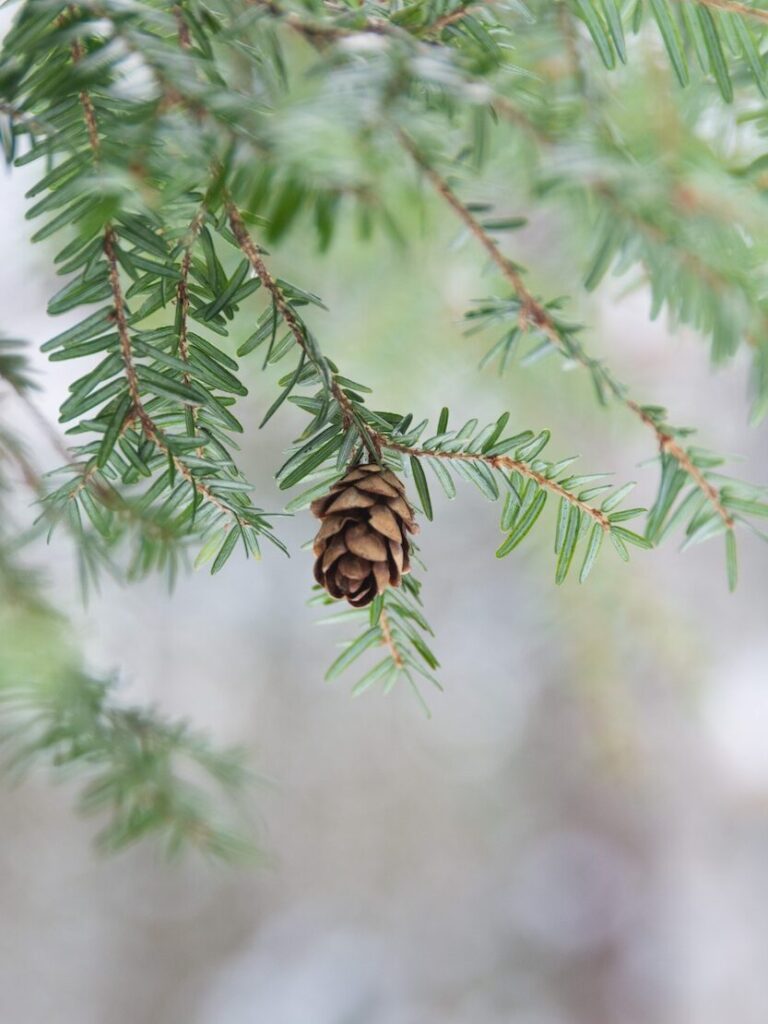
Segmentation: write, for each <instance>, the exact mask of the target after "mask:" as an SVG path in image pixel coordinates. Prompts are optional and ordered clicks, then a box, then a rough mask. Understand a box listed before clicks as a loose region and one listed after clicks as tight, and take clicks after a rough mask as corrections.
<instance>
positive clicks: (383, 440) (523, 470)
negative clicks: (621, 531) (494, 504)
mask: <svg viewBox="0 0 768 1024" xmlns="http://www.w3.org/2000/svg"><path fill="white" fill-rule="evenodd" d="M376 438H377V440H378V441H379V442H380V444H381V446H382V448H390V449H391V450H392V451H396V452H401V453H402V454H404V455H412V456H414V457H415V458H417V459H444V460H447V461H450V460H453V461H458V462H482V463H484V464H485V465H486V466H490V467H491V469H496V470H502V469H504V470H508V471H511V472H517V473H519V474H520V475H521V476H524V477H526V478H527V479H528V480H533V481H534V482H535V483H537V484H538V485H539V487H543V488H544V489H545V490H547V491H550V492H551V493H552V494H556V495H557V496H558V497H559V498H563V499H564V500H565V501H567V502H568V503H569V504H571V505H573V506H574V507H575V508H578V509H580V510H581V511H582V512H584V513H585V514H586V515H588V516H589V517H590V518H591V519H594V521H595V522H596V523H598V524H599V525H600V526H601V527H602V528H603V529H604V530H608V529H610V525H611V524H610V520H609V519H608V516H607V515H606V514H605V512H602V511H601V510H600V509H599V508H595V507H594V506H593V505H590V504H588V502H586V501H582V500H581V499H580V498H578V497H577V496H576V495H575V494H573V492H572V491H569V490H567V488H565V487H563V486H562V484H559V483H558V482H557V481H556V480H550V479H549V477H547V476H545V475H544V474H543V473H539V472H538V471H537V470H535V469H533V468H532V467H531V466H529V465H528V463H527V462H520V461H519V460H518V459H512V458H510V456H509V455H484V454H483V453H482V452H446V451H432V450H431V449H429V448H412V447H410V446H408V445H404V444H398V442H397V441H393V440H391V439H390V438H389V437H387V436H385V435H383V434H377V435H376Z"/></svg>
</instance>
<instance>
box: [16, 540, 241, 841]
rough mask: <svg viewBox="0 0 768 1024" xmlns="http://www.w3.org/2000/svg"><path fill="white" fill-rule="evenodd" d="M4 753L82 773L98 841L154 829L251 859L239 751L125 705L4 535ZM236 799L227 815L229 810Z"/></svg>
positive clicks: (164, 836) (83, 800) (66, 774)
mask: <svg viewBox="0 0 768 1024" xmlns="http://www.w3.org/2000/svg"><path fill="white" fill-rule="evenodd" d="M0 597H2V605H0V637H2V643H3V656H2V658H0V750H1V751H2V754H3V761H4V765H5V767H6V769H8V770H10V771H11V772H12V773H13V774H16V775H19V774H20V773H22V772H28V771H29V770H31V769H32V768H36V767H39V768H44V769H45V770H46V771H47V772H48V773H49V774H51V775H52V777H53V778H54V779H56V780H59V781H65V780H67V779H69V778H71V777H73V776H81V777H82V783H81V793H80V797H79V800H78V807H79V809H80V810H81V811H82V812H83V813H84V814H88V815H95V816H98V817H99V819H101V821H102V827H101V829H100V831H99V833H98V835H97V844H98V846H99V847H100V848H101V849H103V850H105V851H115V850H118V849H121V848H123V847H125V846H127V845H128V844H130V843H134V842H136V841H137V840H140V839H144V838H146V837H153V838H156V839H157V840H158V841H159V842H160V843H161V844H162V845H163V847H164V848H165V850H166V851H167V852H168V853H170V854H173V853H175V852H177V851H178V850H179V849H180V848H182V847H186V846H192V847H195V848H197V849H199V850H200V851H201V852H203V853H205V854H206V855H211V856H215V857H224V858H227V859H232V858H233V857H237V858H242V857H246V856H247V857H252V856H253V855H254V854H255V853H256V850H255V847H254V846H253V843H252V841H251V839H250V838H249V837H248V836H247V835H246V834H245V833H244V832H243V830H242V826H241V825H240V824H239V823H238V818H239V817H240V816H241V813H240V810H239V809H238V812H237V813H236V811H235V808H236V807H237V802H236V799H235V798H237V797H238V795H239V794H241V793H242V792H243V790H244V788H245V786H246V784H247V783H248V781H249V773H248V771H247V769H246V767H245V762H244V757H243V754H242V753H241V752H240V751H237V750H217V749H216V748H215V747H214V746H213V745H212V744H211V742H210V741H209V739H208V738H207V737H206V736H204V735H202V734H199V733H196V732H194V731H193V730H192V729H191V728H190V727H189V726H188V725H187V724H186V723H185V722H179V721H176V722H174V721H170V720H168V719H166V718H163V717H162V716H161V715H160V714H159V713H157V712H156V711H154V710H141V709H137V708H132V707H129V706H126V705H125V704H124V702H123V701H122V700H121V699H120V695H119V691H118V689H117V687H116V685H115V682H114V681H113V680H103V679H97V678H94V677H93V676H91V675H89V674H88V673H86V672H85V671H84V670H83V669H82V667H81V666H80V664H79V661H78V659H77V657H76V656H75V654H74V653H73V652H72V650H71V648H70V644H69V642H68V638H67V637H68V633H69V632H70V626H69V624H68V623H67V622H66V620H64V619H63V618H62V617H61V616H59V615H57V614H56V613H54V612H53V611H52V610H51V609H50V608H49V607H48V606H47V605H46V604H45V602H44V601H43V600H42V599H41V597H40V587H39V581H37V580H36V579H35V578H34V577H33V576H32V575H31V574H30V573H29V571H27V570H24V569H22V567H21V566H20V565H19V564H18V561H17V560H16V559H14V558H13V556H12V554H11V553H10V551H9V550H8V544H7V538H6V537H5V536H0ZM228 801H229V802H231V803H232V808H231V810H230V813H229V815H228V817H229V818H230V821H229V822H228V821H227V820H226V817H227V816H225V815H224V813H223V811H222V807H223V806H225V805H226V803H227V802H228Z"/></svg>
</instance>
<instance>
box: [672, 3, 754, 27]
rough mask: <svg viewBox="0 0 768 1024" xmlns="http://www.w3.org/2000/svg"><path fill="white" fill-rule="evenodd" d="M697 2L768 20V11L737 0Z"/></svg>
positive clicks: (730, 12) (703, 5)
mask: <svg viewBox="0 0 768 1024" xmlns="http://www.w3.org/2000/svg"><path fill="white" fill-rule="evenodd" d="M677 2H678V3H685V2H686V0H677ZM695 2H696V3H697V4H699V6H700V7H713V8H714V9H715V10H718V11H727V12H728V13H729V14H738V15H744V16H745V17H747V18H756V19H757V20H758V21H764V22H765V21H768V11H764V10H761V9H760V8H759V7H750V6H749V5H748V4H742V3H738V2H737V0H695Z"/></svg>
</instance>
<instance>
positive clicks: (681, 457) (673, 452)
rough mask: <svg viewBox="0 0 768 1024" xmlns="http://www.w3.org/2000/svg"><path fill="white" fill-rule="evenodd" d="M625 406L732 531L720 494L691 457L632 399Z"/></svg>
mask: <svg viewBox="0 0 768 1024" xmlns="http://www.w3.org/2000/svg"><path fill="white" fill-rule="evenodd" d="M627 406H628V407H629V408H630V409H632V411H633V412H634V413H635V414H636V415H637V416H638V417H639V418H640V419H641V420H642V421H643V423H645V424H646V425H647V426H649V427H650V428H651V429H652V430H655V432H656V435H657V436H658V438H659V448H660V449H661V451H662V452H666V454H667V455H670V456H671V457H672V458H673V459H674V460H675V462H677V464H678V465H679V466H680V468H681V469H682V470H683V472H685V473H687V475H688V476H689V477H690V478H691V480H693V482H694V483H695V484H696V486H697V487H698V488H699V490H700V491H701V492H702V493H703V494H704V495H705V496H706V498H707V500H708V501H709V502H710V504H711V505H712V507H713V508H714V509H715V511H716V512H717V514H718V515H719V516H720V518H721V519H722V520H723V522H724V523H725V525H726V526H727V527H728V529H729V530H732V529H733V528H734V526H735V525H736V524H735V522H734V520H733V517H732V516H731V515H730V514H729V513H728V511H727V509H726V508H725V506H724V505H723V502H722V499H721V497H720V492H719V491H718V490H717V488H716V487H714V486H713V485H712V484H711V483H710V482H709V480H707V478H706V477H705V476H704V474H703V473H702V472H701V470H700V469H699V467H698V466H696V465H694V464H693V462H692V461H691V457H690V456H689V455H688V452H686V450H685V449H684V448H683V447H682V446H681V445H679V444H678V443H677V441H675V439H674V437H672V435H671V434H668V433H667V432H666V431H664V430H662V429H661V428H660V427H659V425H658V424H657V423H654V421H653V420H652V419H651V417H650V416H649V415H648V413H647V412H645V410H644V409H643V408H642V407H641V406H639V405H638V404H637V402H634V401H633V400H632V399H628V400H627Z"/></svg>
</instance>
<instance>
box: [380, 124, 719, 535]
mask: <svg viewBox="0 0 768 1024" xmlns="http://www.w3.org/2000/svg"><path fill="white" fill-rule="evenodd" d="M397 137H398V139H399V140H400V142H401V144H402V146H403V148H404V149H405V150H406V151H407V152H408V153H409V154H410V156H411V157H412V158H413V160H414V162H415V163H416V164H417V165H418V167H419V168H420V169H421V171H422V173H423V174H424V176H425V177H426V178H427V180H428V181H429V182H430V183H431V184H432V186H433V188H434V189H435V191H436V192H437V194H438V195H439V196H440V197H441V198H442V199H443V200H444V201H445V202H446V203H447V204H448V205H449V206H450V207H451V209H452V210H453V211H454V213H455V214H456V215H457V216H458V218H459V219H460V220H461V221H462V223H463V224H464V225H465V227H466V228H467V229H468V230H469V231H470V232H471V234H472V235H473V236H474V237H475V238H476V239H477V241H478V242H479V243H480V244H481V246H482V247H483V248H484V249H485V251H486V253H487V254H488V255H489V257H490V258H491V260H492V261H493V262H494V263H495V264H496V266H497V267H498V268H499V270H500V271H501V272H502V274H503V275H504V277H505V278H506V279H507V281H508V282H509V284H510V285H511V286H512V289H513V291H514V293H515V295H516V296H517V298H518V299H519V301H520V317H519V318H520V328H521V330H522V331H523V332H525V330H526V329H528V328H529V327H531V326H533V327H534V328H535V329H536V330H538V331H540V332H541V333H542V334H544V335H545V336H546V337H547V338H548V339H549V340H550V341H551V342H552V344H553V345H554V346H555V348H556V349H557V350H558V351H559V352H560V354H561V355H563V356H564V357H565V358H567V359H572V358H574V357H575V358H576V359H577V360H578V361H579V362H580V363H581V365H582V366H584V367H585V368H587V369H589V370H593V367H594V363H593V361H592V360H590V358H589V357H588V356H586V354H585V353H583V350H581V347H580V346H578V347H575V346H574V345H573V343H572V342H570V343H569V341H568V340H567V339H566V338H564V336H563V332H562V330H561V329H560V327H559V326H558V324H557V323H556V321H555V319H554V317H553V316H552V315H551V313H550V312H549V311H548V310H547V309H546V308H545V307H544V306H543V305H542V304H541V303H540V302H539V301H538V300H537V299H536V298H535V297H534V296H533V295H532V294H531V292H530V291H529V290H528V288H527V286H526V284H525V282H524V281H523V278H522V275H521V274H520V272H519V271H518V269H517V267H516V266H515V265H514V263H512V261H511V260H509V259H507V257H506V256H504V255H503V253H502V252H501V250H500V249H499V247H498V245H497V244H496V242H495V241H494V239H493V238H492V237H491V236H490V235H489V234H488V232H487V231H486V230H485V228H483V226H482V225H481V224H480V222H479V221H478V220H477V218H476V217H475V216H474V214H473V213H472V212H471V211H470V210H469V209H468V208H467V207H466V206H465V204H464V203H462V202H461V200H460V199H459V198H458V196H457V195H456V193H455V192H454V191H453V189H452V188H451V187H450V185H449V184H448V182H447V181H446V180H445V179H444V178H443V177H442V175H440V174H439V173H438V172H437V171H436V170H435V168H434V167H433V166H432V165H431V164H430V163H429V162H428V161H427V159H426V158H425V157H424V155H423V154H422V153H421V152H420V151H419V149H418V148H417V147H416V145H415V144H414V142H413V141H412V140H411V139H410V138H409V137H408V136H407V135H406V134H405V132H403V131H402V130H400V129H398V130H397ZM606 377H607V380H609V381H610V382H611V384H612V386H611V391H612V393H613V395H614V397H616V398H617V399H618V400H620V401H621V402H622V403H623V404H624V405H625V406H626V408H627V409H629V410H630V411H631V412H632V413H633V414H634V415H635V416H637V417H638V419H639V420H640V421H641V422H642V423H644V424H645V426H647V427H648V428H649V429H650V430H652V431H653V433H654V434H655V435H656V441H657V444H658V446H659V450H660V451H662V452H667V453H668V454H669V455H670V456H671V457H672V458H673V459H675V461H676V462H677V463H678V464H679V465H680V468H681V469H682V470H683V471H684V472H685V473H686V474H687V475H688V476H690V478H691V480H692V481H693V483H695V484H696V486H697V487H698V488H699V489H700V490H701V492H702V494H704V496H705V497H706V499H707V501H709V502H710V504H711V505H712V507H713V508H714V509H715V510H716V511H717V513H718V515H719V516H720V517H721V518H722V519H723V522H724V523H725V525H726V526H727V527H728V529H733V526H734V522H733V519H732V517H731V516H729V515H728V513H727V512H726V511H725V509H724V507H723V504H722V502H721V500H720V495H719V492H718V490H717V488H715V487H713V486H712V485H711V484H710V483H709V482H708V481H707V480H706V479H705V478H704V476H703V475H702V473H701V472H700V470H699V469H698V468H697V467H696V466H695V465H694V464H693V463H692V462H691V459H690V457H689V456H688V454H687V453H686V452H685V450H684V449H683V448H682V447H681V446H680V445H679V444H678V443H677V442H676V441H675V440H674V438H672V437H671V435H669V434H668V433H667V432H665V431H664V430H662V429H661V427H660V426H659V425H658V423H657V422H656V421H655V420H654V419H653V418H652V417H651V416H648V415H647V414H646V413H644V412H643V409H642V407H641V406H640V405H639V404H638V403H637V402H635V401H633V400H632V399H630V398H628V397H627V389H626V387H625V386H624V385H623V384H620V383H619V382H618V381H616V379H615V378H613V376H612V375H606Z"/></svg>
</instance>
